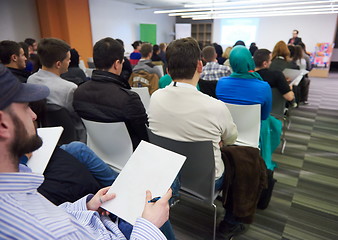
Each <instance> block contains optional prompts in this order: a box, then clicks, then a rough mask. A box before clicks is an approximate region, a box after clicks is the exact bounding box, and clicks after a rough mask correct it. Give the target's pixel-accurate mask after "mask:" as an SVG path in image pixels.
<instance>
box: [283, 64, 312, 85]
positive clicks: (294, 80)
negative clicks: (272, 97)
mask: <svg viewBox="0 0 338 240" xmlns="http://www.w3.org/2000/svg"><path fill="white" fill-rule="evenodd" d="M308 72H309V71H307V70H297V69H290V68H285V69H284V71H283V74H284V76H285V78H289V79H290V81H291V82H290V84H289V85H290V86H291V85H295V86H298V84H299V82H300V81H301V80H302V78H303V76H304V75H305V74H307V73H308Z"/></svg>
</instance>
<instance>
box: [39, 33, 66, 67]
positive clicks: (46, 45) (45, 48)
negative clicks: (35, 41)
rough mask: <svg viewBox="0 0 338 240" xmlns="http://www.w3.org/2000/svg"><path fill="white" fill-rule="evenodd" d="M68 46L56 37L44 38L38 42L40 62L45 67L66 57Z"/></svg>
mask: <svg viewBox="0 0 338 240" xmlns="http://www.w3.org/2000/svg"><path fill="white" fill-rule="evenodd" d="M69 50H70V46H69V45H68V44H67V43H66V42H65V41H63V40H60V39H57V38H44V39H42V40H41V41H40V42H39V45H38V55H39V59H40V62H41V64H42V65H43V66H45V67H47V68H51V67H53V65H54V64H55V63H56V62H58V61H63V60H64V59H65V58H66V57H67V53H68V52H69Z"/></svg>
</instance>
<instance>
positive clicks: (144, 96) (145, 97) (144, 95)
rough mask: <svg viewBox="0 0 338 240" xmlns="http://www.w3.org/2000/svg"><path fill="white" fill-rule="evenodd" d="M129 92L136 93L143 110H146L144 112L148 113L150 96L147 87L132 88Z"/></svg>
mask: <svg viewBox="0 0 338 240" xmlns="http://www.w3.org/2000/svg"><path fill="white" fill-rule="evenodd" d="M131 90H132V91H133V92H136V93H137V94H138V95H139V96H140V98H141V101H142V103H143V106H144V108H145V109H146V112H148V108H149V104H150V94H149V91H148V88H147V87H139V88H138V87H132V88H131Z"/></svg>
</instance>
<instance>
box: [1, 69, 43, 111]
mask: <svg viewBox="0 0 338 240" xmlns="http://www.w3.org/2000/svg"><path fill="white" fill-rule="evenodd" d="M48 95H49V89H48V87H46V86H43V85H39V84H31V83H21V82H20V81H19V80H18V79H17V78H16V77H15V76H14V75H13V74H12V73H11V72H10V71H9V70H8V69H7V68H6V67H5V66H4V65H3V64H0V110H3V109H5V108H6V107H8V106H9V105H11V104H12V103H14V102H16V103H25V102H34V101H38V100H41V99H44V98H46V97H47V96H48Z"/></svg>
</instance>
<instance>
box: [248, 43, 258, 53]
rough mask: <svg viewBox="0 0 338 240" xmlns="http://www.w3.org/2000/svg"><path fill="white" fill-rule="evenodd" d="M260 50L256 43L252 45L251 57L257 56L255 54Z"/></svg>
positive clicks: (250, 49)
mask: <svg viewBox="0 0 338 240" xmlns="http://www.w3.org/2000/svg"><path fill="white" fill-rule="evenodd" d="M257 50H258V47H257V46H256V43H254V42H253V43H251V44H250V48H249V51H250V53H251V55H252V56H253V55H254V54H255V52H256V51H257Z"/></svg>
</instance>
